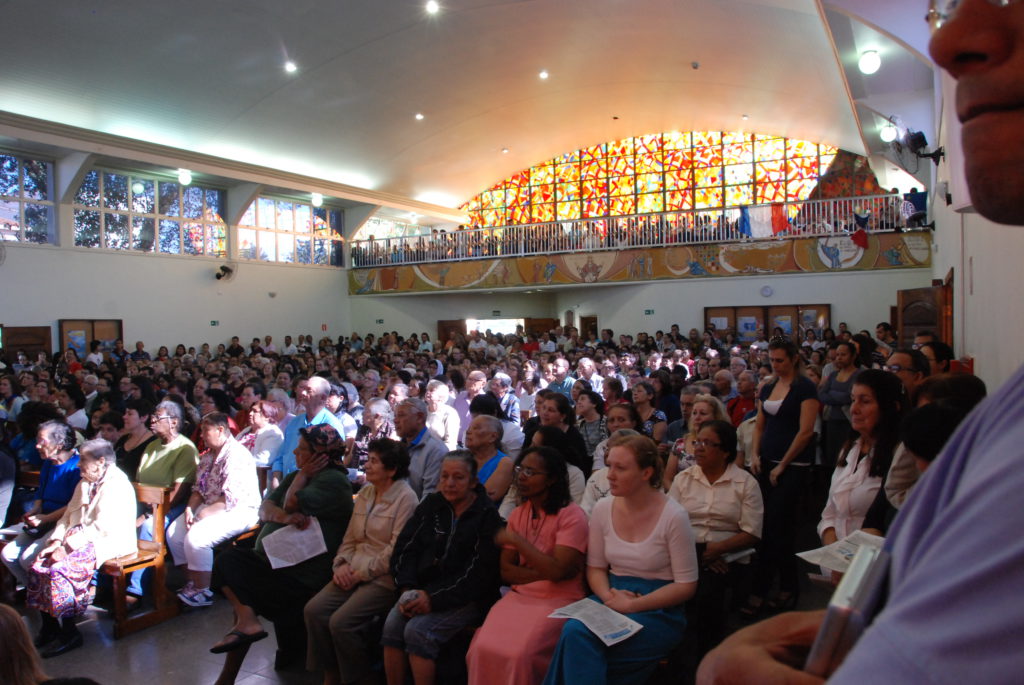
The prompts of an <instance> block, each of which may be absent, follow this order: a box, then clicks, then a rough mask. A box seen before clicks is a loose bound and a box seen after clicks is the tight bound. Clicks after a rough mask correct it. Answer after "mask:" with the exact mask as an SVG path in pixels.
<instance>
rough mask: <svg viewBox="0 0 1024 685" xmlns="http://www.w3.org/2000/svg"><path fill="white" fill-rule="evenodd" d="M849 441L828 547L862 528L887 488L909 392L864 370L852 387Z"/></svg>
mask: <svg viewBox="0 0 1024 685" xmlns="http://www.w3.org/2000/svg"><path fill="white" fill-rule="evenodd" d="M852 396H853V402H852V404H851V405H850V425H851V427H852V430H851V432H850V437H849V440H847V443H846V444H845V445H844V446H843V448H842V449H841V450H840V452H839V460H838V461H837V462H836V470H835V471H834V472H833V474H832V485H831V487H830V488H829V491H828V501H827V502H826V504H825V509H824V511H822V512H821V522H820V523H818V535H820V536H821V541H822V543H823V544H825V545H830V544H832V543H833V542H835V541H836V540H839V539H842V538H844V537H846V536H847V535H849V534H850V533H852V532H853V531H855V530H857V529H859V528H860V527H861V524H863V522H864V517H865V515H866V514H867V512H868V509H869V508H870V507H871V503H872V502H873V501H874V499H875V495H876V493H877V492H878V490H879V488H881V487H882V486H883V484H884V480H885V475H886V474H887V473H888V472H889V465H890V464H891V463H892V455H893V453H894V452H895V451H896V446H897V444H898V443H899V427H900V420H901V419H902V415H903V408H904V407H905V406H906V402H905V401H904V398H905V393H904V391H903V384H902V383H901V381H900V379H899V378H898V377H897V376H896V375H895V374H892V373H889V372H888V371H880V370H878V369H865V370H864V371H861V372H860V373H859V374H858V375H857V377H856V379H855V380H854V382H853V391H852Z"/></svg>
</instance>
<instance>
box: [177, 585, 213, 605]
mask: <svg viewBox="0 0 1024 685" xmlns="http://www.w3.org/2000/svg"><path fill="white" fill-rule="evenodd" d="M178 599H180V600H181V601H182V602H184V603H185V604H187V605H189V606H190V607H208V606H210V605H211V604H213V592H211V591H210V588H201V589H200V588H197V587H196V586H195V585H193V584H192V583H191V581H190V582H189V583H188V585H186V586H185V587H183V588H181V590H180V591H179V592H178Z"/></svg>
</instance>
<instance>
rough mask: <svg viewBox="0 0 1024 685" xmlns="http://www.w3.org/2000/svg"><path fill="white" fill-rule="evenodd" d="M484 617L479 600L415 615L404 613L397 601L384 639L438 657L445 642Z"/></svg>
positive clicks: (385, 642) (411, 651)
mask: <svg viewBox="0 0 1024 685" xmlns="http://www.w3.org/2000/svg"><path fill="white" fill-rule="evenodd" d="M482 618H483V612H482V611H481V610H480V607H479V605H478V604H477V603H476V602H470V603H469V604H464V605H462V606H460V607H456V608H454V609H447V610H445V611H432V612H430V613H429V614H420V615H419V616H413V617H412V618H406V617H405V616H404V615H402V612H401V611H399V610H398V605H397V604H396V605H395V606H394V607H392V608H391V613H389V614H388V617H387V619H385V621H384V632H383V634H382V635H381V638H380V643H381V644H382V645H384V646H386V647H397V648H398V649H402V650H405V651H406V652H408V653H409V654H415V655H416V656H419V657H423V658H424V659H431V660H436V659H437V655H438V654H440V653H441V648H442V647H444V645H445V643H447V642H448V641H449V640H451V639H452V638H453V637H454V636H455V634H456V633H458V632H459V631H460V630H462V629H463V628H465V627H466V626H472V625H477V624H479V623H480V620H481V619H482Z"/></svg>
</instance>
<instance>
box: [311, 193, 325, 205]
mask: <svg viewBox="0 0 1024 685" xmlns="http://www.w3.org/2000/svg"><path fill="white" fill-rule="evenodd" d="M309 198H310V202H312V203H313V206H314V207H320V206H322V205H323V203H324V196H323V194H322V193H312V194H311V195H310V196H309Z"/></svg>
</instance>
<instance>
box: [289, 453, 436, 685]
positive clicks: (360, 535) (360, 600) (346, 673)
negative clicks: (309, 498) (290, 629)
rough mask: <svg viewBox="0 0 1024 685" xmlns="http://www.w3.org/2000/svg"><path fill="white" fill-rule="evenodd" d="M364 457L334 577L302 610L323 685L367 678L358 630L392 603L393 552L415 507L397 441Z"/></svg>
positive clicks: (311, 665)
mask: <svg viewBox="0 0 1024 685" xmlns="http://www.w3.org/2000/svg"><path fill="white" fill-rule="evenodd" d="M369 455H370V456H369V458H368V459H367V460H366V463H365V465H364V467H365V473H366V485H364V486H363V487H362V489H360V490H359V494H358V495H357V496H356V500H355V509H354V511H353V512H352V521H351V523H350V524H349V527H348V530H347V531H345V540H344V541H343V542H342V543H341V547H340V548H338V553H337V555H335V557H334V576H333V577H332V578H331V582H329V583H328V584H327V585H326V586H325V587H324V588H323V589H322V590H320V592H319V593H318V594H317V595H316V596H315V597H313V599H311V600H309V602H308V603H307V604H306V608H305V610H304V614H305V619H306V632H307V634H308V635H309V651H308V655H307V657H306V665H307V668H308V669H309V670H311V671H317V670H320V669H322V670H323V672H324V685H335V684H336V683H356V682H360V681H361V680H362V679H363V678H365V677H366V675H367V673H368V671H369V669H370V665H371V660H370V658H369V657H370V650H371V646H370V645H369V644H367V642H366V637H365V635H364V633H363V631H362V630H360V628H361V627H362V626H363V625H364V624H366V623H367V621H369V620H370V619H372V618H373V617H374V616H378V615H380V614H383V613H385V612H386V611H387V610H388V609H389V608H391V607H392V606H394V604H395V599H396V592H395V581H394V579H393V578H392V577H391V574H390V572H389V569H390V564H391V552H392V550H393V549H394V546H395V541H396V540H397V539H398V534H399V533H401V532H402V528H403V527H404V526H405V523H406V521H408V520H409V517H410V516H411V515H412V512H413V510H414V509H415V508H416V505H417V504H418V503H419V500H418V499H417V497H416V493H415V492H413V490H412V488H411V487H410V486H409V483H408V482H407V481H406V480H405V478H406V477H407V476H408V475H409V453H408V451H407V450H406V448H405V446H404V445H403V444H402V443H400V442H398V441H396V440H389V439H387V438H382V439H380V440H375V441H373V442H371V443H370V445H369Z"/></svg>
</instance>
